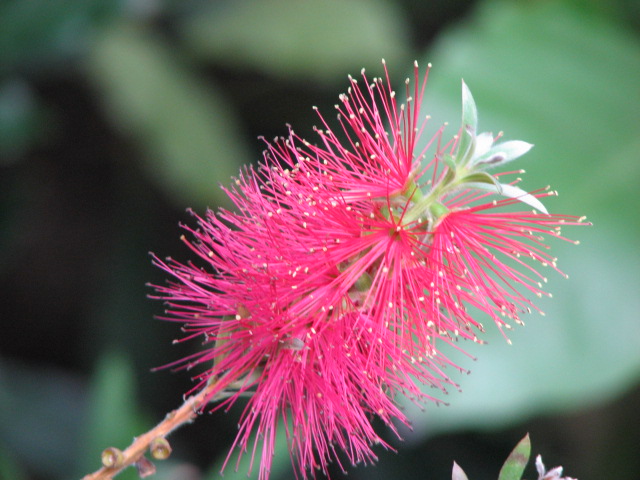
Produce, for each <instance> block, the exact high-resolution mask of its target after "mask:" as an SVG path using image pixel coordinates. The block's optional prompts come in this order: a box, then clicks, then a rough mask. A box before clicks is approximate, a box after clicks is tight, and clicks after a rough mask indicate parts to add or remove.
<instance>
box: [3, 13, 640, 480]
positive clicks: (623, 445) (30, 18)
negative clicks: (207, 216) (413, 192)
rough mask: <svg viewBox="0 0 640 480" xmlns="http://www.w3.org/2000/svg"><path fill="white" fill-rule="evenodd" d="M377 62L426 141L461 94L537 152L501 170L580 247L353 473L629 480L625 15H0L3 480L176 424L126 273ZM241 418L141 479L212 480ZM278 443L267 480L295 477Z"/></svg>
mask: <svg viewBox="0 0 640 480" xmlns="http://www.w3.org/2000/svg"><path fill="white" fill-rule="evenodd" d="M383 57H384V58H385V59H386V60H387V63H388V65H389V66H390V68H391V74H392V76H393V77H394V78H395V82H396V84H400V82H401V80H402V74H403V73H406V72H408V70H409V69H408V67H409V66H410V60H412V59H413V58H418V60H419V61H420V63H421V64H422V65H426V63H427V62H432V63H433V64H434V68H433V70H432V72H431V75H430V80H429V85H428V88H427V101H426V104H425V105H424V107H423V112H424V113H429V114H431V116H432V117H433V119H432V120H431V121H430V122H431V127H433V131H435V130H436V129H437V128H438V127H439V126H440V125H441V124H442V122H444V121H448V122H449V123H450V125H451V126H450V127H449V132H450V134H453V133H454V132H455V131H456V129H457V125H458V122H459V115H460V78H462V77H463V78H464V79H465V81H466V82H467V84H468V85H469V86H470V88H471V90H472V92H473V94H474V97H475V99H476V102H477V104H478V107H479V115H480V128H481V129H482V130H493V131H494V132H497V131H498V130H499V129H503V130H505V138H507V139H521V140H526V141H529V142H532V143H535V144H536V147H535V148H534V149H533V151H532V152H531V153H529V154H527V156H525V157H524V158H523V159H522V160H519V164H518V165H517V167H518V168H525V169H526V170H527V174H526V176H524V181H523V186H524V187H525V188H527V187H528V188H531V189H535V188H538V187H540V186H544V185H546V184H548V183H551V184H552V186H553V188H554V189H557V190H558V191H559V192H560V196H559V197H558V198H557V199H556V198H552V199H549V200H548V202H547V207H548V208H549V209H550V210H551V211H555V212H563V213H574V214H577V215H581V214H584V215H587V216H588V218H589V219H590V220H591V221H593V222H594V224H595V226H594V227H592V228H589V229H587V228H581V229H567V230H566V231H565V232H564V233H565V235H567V236H569V237H570V238H577V239H580V240H581V241H582V244H581V245H580V246H573V245H570V244H563V243H562V242H556V244H555V245H553V248H554V252H555V253H556V254H557V256H558V257H559V258H560V261H559V264H560V267H561V268H562V269H563V270H564V271H566V272H567V273H569V274H570V276H571V278H570V280H568V281H565V280H562V279H560V278H556V277H554V274H553V273H552V272H550V273H549V280H550V283H549V290H550V291H552V292H553V293H554V296H555V298H554V299H552V300H550V301H545V302H544V304H543V309H544V310H545V311H546V313H547V316H546V317H533V316H532V317H531V319H530V321H529V322H527V327H526V328H519V329H517V330H516V331H514V332H513V333H512V335H511V337H510V338H511V339H512V340H513V342H514V345H513V346H508V345H507V344H506V342H504V340H503V339H502V338H501V337H500V335H499V334H495V333H496V332H494V338H492V339H491V342H490V345H489V346H483V347H480V348H477V347H476V346H471V345H469V346H467V345H464V347H465V348H466V347H470V350H471V351H472V353H473V355H475V356H477V357H478V361H477V362H475V363H473V365H471V363H472V362H471V361H470V360H469V359H468V358H466V357H460V358H459V362H460V363H461V364H462V365H463V366H464V367H467V368H471V369H472V370H473V373H472V375H470V376H468V377H466V376H465V377H464V378H460V379H459V382H460V383H461V385H462V389H463V393H462V394H459V393H457V392H454V393H452V394H451V395H450V398H449V399H448V400H449V403H450V404H451V405H450V406H449V407H447V408H440V409H435V408H433V407H432V406H428V407H427V411H426V412H419V411H415V412H411V415H412V417H413V420H414V427H415V428H414V431H413V432H412V433H411V432H406V438H407V442H405V443H404V444H402V445H398V448H399V449H401V452H400V454H399V455H388V454H386V453H385V452H381V457H382V461H381V462H380V464H379V465H378V466H376V467H373V468H371V467H367V468H356V469H352V470H350V472H349V475H350V476H351V477H352V478H356V479H357V478H367V479H377V478H380V479H382V478H396V477H406V478H415V477H416V472H419V475H418V478H429V479H431V478H433V479H436V478H448V477H447V476H448V475H449V476H450V474H451V473H450V472H451V464H452V461H453V460H454V459H455V460H456V461H458V463H460V464H461V465H465V471H466V472H467V473H468V475H469V477H470V478H475V479H482V478H495V472H496V471H498V470H499V468H500V461H499V459H501V458H503V457H504V452H505V451H509V450H510V448H511V447H512V445H513V444H515V443H516V441H517V440H518V439H519V438H521V437H522V435H523V433H524V432H525V431H531V432H532V441H533V444H534V449H535V450H536V451H540V452H541V453H543V456H544V457H545V460H547V461H548V462H550V463H554V464H557V463H562V464H563V465H564V466H565V471H566V472H567V473H568V474H570V475H572V476H575V477H578V478H583V479H585V478H586V479H588V478H616V479H618V480H624V479H630V480H631V479H635V478H636V475H637V473H636V472H637V471H640V463H639V462H640V460H638V457H637V449H635V448H634V445H637V444H638V442H639V441H640V440H639V438H640V437H639V436H638V432H639V431H640V416H639V415H638V414H637V411H636V409H635V407H634V402H637V401H638V381H639V379H640V349H639V348H638V339H640V322H638V314H637V312H638V311H640V305H639V303H638V302H639V300H638V295H637V291H638V288H639V287H640V278H639V277H640V257H639V256H638V254H637V247H636V240H635V239H636V237H637V236H638V234H640V231H639V229H640V223H639V220H638V219H639V217H638V214H637V212H638V206H639V205H640V202H639V200H640V193H639V192H638V189H637V181H638V180H640V169H639V167H638V165H640V162H639V161H638V160H640V159H639V158H638V152H639V151H640V89H639V88H638V85H640V9H639V8H638V4H637V2H633V1H632V0H617V1H614V2H604V1H598V0H588V1H577V0H574V1H572V0H566V1H562V0H546V1H536V2H525V1H515V0H513V1H505V0H503V1H489V0H486V1H477V2H465V1H462V0H460V1H451V0H437V1H435V0H434V1H431V2H421V1H419V0H403V1H392V0H373V1H364V0H345V1H342V2H332V1H317V2H299V1H296V0H263V1H260V2H251V1H232V0H219V1H213V0H187V1H176V0H174V1H169V0H165V1H162V0H126V1H125V0H119V1H117V0H113V1H102V0H89V1H87V0H61V1H56V2H50V1H46V0H33V1H28V2H27V1H20V0H13V1H7V0H5V1H4V2H2V3H0V289H2V292H3V302H2V304H1V306H0V319H1V320H2V331H1V332H0V338H2V340H1V341H0V348H1V351H0V478H11V479H18V480H22V479H40V478H42V479H45V478H46V479H58V478H59V479H63V478H77V477H78V476H80V475H82V474H83V473H86V472H88V471H89V470H91V469H96V468H97V467H98V463H99V453H100V451H101V449H102V448H104V447H107V446H110V445H116V446H120V447H123V446H125V444H126V443H128V441H129V440H130V438H131V436H133V435H135V434H136V433H140V432H142V431H143V430H144V429H146V428H148V427H149V426H151V425H152V424H153V423H154V422H156V421H158V420H160V419H161V418H162V416H163V415H164V413H165V412H166V411H168V410H170V409H173V408H175V407H176V406H177V405H178V404H179V402H180V399H181V395H182V394H183V393H184V392H185V391H187V390H188V388H190V383H189V382H188V380H187V376H188V375H187V374H185V373H184V372H182V373H179V374H175V375H172V374H170V373H169V372H168V371H161V372H158V373H154V374H153V375H151V374H149V369H150V368H152V367H156V366H159V365H163V364H167V363H169V362H170V361H172V360H175V359H177V358H180V357H181V356H184V355H186V354H187V353H189V352H190V351H192V349H193V348H197V345H180V346H174V347H171V346H170V343H171V339H172V338H174V337H178V336H179V335H180V333H179V332H178V329H177V326H176V325H173V324H165V323H161V322H157V321H154V320H152V317H153V314H159V313H160V311H161V306H160V305H157V304H154V303H152V302H150V301H148V300H146V299H145V295H146V294H148V293H149V291H148V290H146V289H145V287H144V283H145V281H151V282H154V283H160V282H162V281H163V279H162V275H161V274H160V273H159V272H156V271H154V270H153V269H152V268H151V266H150V265H149V261H148V257H147V251H148V250H153V251H155V252H156V253H158V254H159V255H161V256H164V255H167V254H171V255H172V256H175V257H177V258H185V259H186V258H188V252H186V251H185V250H186V249H184V247H183V245H181V244H180V242H179V241H178V240H177V237H178V236H179V234H180V232H179V229H178V228H177V223H178V221H181V220H182V221H187V222H189V221H190V219H189V218H188V217H186V216H185V215H184V213H182V212H183V211H184V208H185V207H188V206H190V207H194V208H195V209H196V210H197V211H199V212H202V211H203V209H204V208H205V207H206V206H210V207H212V208H215V207H217V206H221V205H222V206H224V201H225V200H224V195H223V194H222V192H221V190H220V188H219V187H218V185H219V184H223V185H226V184H228V183H229V177H230V176H232V175H234V174H235V173H236V172H237V171H238V169H239V168H240V166H241V165H244V164H248V163H252V162H253V163H255V162H258V161H260V158H261V150H262V149H263V144H262V143H261V142H260V141H259V140H257V139H256V137H257V136H258V135H265V136H266V137H267V138H271V137H272V136H274V135H282V134H284V133H285V131H286V127H285V124H286V123H288V122H289V123H291V124H292V125H293V126H294V128H295V129H296V131H297V132H299V133H302V134H303V135H305V136H309V138H308V139H309V140H311V141H313V137H312V136H311V132H312V125H313V124H314V123H316V122H317V118H316V117H315V116H314V113H313V111H312V109H311V106H312V105H317V106H318V107H319V108H320V110H321V111H323V112H324V114H325V116H326V118H327V119H329V120H331V115H332V112H333V104H334V103H335V102H336V99H337V96H338V94H339V92H340V91H342V90H343V89H345V88H346V86H347V85H346V81H345V79H346V77H345V76H346V74H347V73H352V74H354V75H357V73H358V72H359V70H360V68H361V67H367V69H371V70H372V71H373V72H374V73H377V72H379V71H380V64H379V60H380V58H383ZM308 134H309V135H308ZM227 206H228V205H227ZM156 303H157V302H156ZM122 352H126V355H125V354H124V353H122ZM625 392H629V393H626V396H625ZM616 398H618V400H616ZM611 402H617V403H611ZM407 408H412V407H411V405H409V406H407ZM240 411H241V406H236V407H234V408H232V409H231V410H230V411H229V412H228V414H227V415H225V414H223V413H222V412H218V413H216V414H215V415H213V416H211V417H205V418H202V419H201V420H199V421H198V422H196V423H195V424H194V425H191V426H189V427H187V428H185V429H182V430H179V431H178V432H176V433H175V434H174V435H173V436H172V437H171V438H172V444H173V446H174V454H173V456H172V458H171V459H170V460H168V461H167V462H164V463H163V464H161V465H158V467H159V471H158V474H157V475H156V477H155V478H157V479H158V480H165V479H166V480H168V479H171V478H181V479H190V478H192V479H197V478H203V479H205V478H206V479H212V478H216V477H217V473H216V472H218V471H219V469H220V467H221V465H222V462H223V461H224V458H225V456H226V453H227V449H228V447H229V445H230V444H231V441H232V439H233V437H234V433H235V431H236V423H237V419H238V415H239V412H240ZM436 434H437V436H436ZM283 445H284V440H283V439H282V438H281V439H280V448H279V449H278V456H277V458H276V459H275V460H274V469H273V475H272V478H274V479H277V478H289V477H290V475H291V473H290V470H289V468H290V467H289V460H288V458H287V453H286V451H285V448H284V447H283ZM248 461H249V459H248V458H247V457H245V458H243V460H242V462H241V464H240V465H239V467H238V471H237V473H236V472H234V471H233V470H234V466H235V464H233V462H234V460H231V463H230V467H229V469H228V471H226V474H225V478H229V477H232V478H235V477H236V476H237V477H238V478H240V476H242V478H246V475H245V472H246V470H247V463H248ZM203 471H204V472H208V473H206V474H202V473H201V472H203ZM531 471H532V472H533V470H531ZM338 472H339V469H336V473H337V475H336V476H338V477H339V473H338ZM254 473H255V468H254ZM254 476H255V475H254ZM118 478H120V477H118ZM122 478H135V472H134V471H133V470H131V471H128V472H126V473H125V474H123V476H122Z"/></svg>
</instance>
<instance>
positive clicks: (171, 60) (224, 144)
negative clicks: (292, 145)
mask: <svg viewBox="0 0 640 480" xmlns="http://www.w3.org/2000/svg"><path fill="white" fill-rule="evenodd" d="M89 70H90V74H91V78H92V79H93V81H94V82H95V83H96V84H97V85H98V87H99V88H100V90H101V91H102V92H103V94H104V96H105V101H106V106H107V107H108V108H109V110H110V112H111V114H112V119H113V121H114V123H115V124H116V126H117V127H119V128H120V129H122V131H123V132H125V133H126V134H128V135H130V136H131V138H133V139H135V140H136V141H138V142H139V144H140V145H141V146H142V147H143V148H144V149H145V150H146V153H147V158H146V162H145V165H146V168H147V171H148V172H149V175H150V177H151V178H152V179H154V180H156V181H158V182H159V183H160V185H162V186H163V187H164V188H166V189H167V190H168V191H169V192H170V193H172V194H173V195H175V196H176V197H177V199H178V201H179V202H180V204H183V205H185V206H186V205H189V206H194V207H202V206H205V205H208V204H209V205H210V204H220V203H223V202H224V201H226V195H224V194H222V192H221V190H220V189H219V188H218V185H219V184H220V183H227V182H228V180H229V178H230V177H231V176H232V175H236V174H237V173H238V170H239V165H241V164H244V163H248V160H249V154H248V153H247V152H246V151H245V148H244V144H243V143H242V141H241V138H240V135H239V132H238V129H237V126H236V125H237V122H236V119H235V117H234V115H233V112H232V111H231V109H230V108H229V107H228V106H227V104H226V101H225V99H224V96H223V95H222V94H220V93H219V92H218V91H217V90H216V88H215V86H214V85H209V84H208V85H204V84H203V83H202V82H200V81H199V80H198V79H197V78H196V77H195V76H194V75H193V74H192V73H191V72H190V71H189V70H188V68H187V67H186V66H185V65H184V64H183V63H182V62H181V61H180V60H179V59H178V56H177V54H176V53H175V52H173V51H172V50H171V49H170V48H169V47H168V46H167V45H165V44H164V43H162V42H161V41H159V40H158V39H157V38H155V37H154V36H152V35H151V33H149V32H148V31H145V30H142V29H136V28H135V27H133V26H130V25H119V26H114V27H113V28H111V29H110V30H109V31H107V32H105V35H104V36H103V37H102V38H101V39H100V41H98V42H97V45H96V48H95V49H94V50H93V52H92V53H91V55H90V59H89Z"/></svg>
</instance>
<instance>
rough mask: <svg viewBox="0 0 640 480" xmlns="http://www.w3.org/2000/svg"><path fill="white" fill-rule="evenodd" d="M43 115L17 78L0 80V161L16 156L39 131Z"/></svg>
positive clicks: (24, 85)
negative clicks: (5, 80) (0, 82)
mask: <svg viewBox="0 0 640 480" xmlns="http://www.w3.org/2000/svg"><path fill="white" fill-rule="evenodd" d="M42 120H43V115H42V113H41V109H40V108H39V106H38V105H37V103H36V100H35V98H34V96H33V94H32V93H31V90H30V89H29V86H28V85H27V84H26V83H24V82H22V81H19V80H13V81H7V82H5V83H4V84H0V164H2V163H9V162H12V161H14V160H16V159H17V158H18V157H19V155H20V154H21V153H23V152H24V151H25V150H26V149H27V148H28V147H29V146H30V145H32V143H33V142H34V141H35V140H38V139H39V137H41V136H42V133H43V130H42V128H43V122H42Z"/></svg>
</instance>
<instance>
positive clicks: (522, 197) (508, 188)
mask: <svg viewBox="0 0 640 480" xmlns="http://www.w3.org/2000/svg"><path fill="white" fill-rule="evenodd" d="M466 186H467V187H469V188H478V189H480V190H486V191H488V192H492V193H495V194H497V195H502V196H503V197H508V198H513V199H514V200H518V201H520V202H522V203H526V204H527V205H529V206H531V207H533V208H535V209H536V210H538V211H540V212H542V213H549V212H548V211H547V209H546V208H545V206H544V205H543V204H542V202H541V201H540V200H538V199H537V198H536V197H534V196H533V195H531V194H530V193H528V192H526V191H524V190H522V189H521V188H520V187H516V186H515V185H509V184H508V183H495V182H494V183H489V182H486V181H485V182H482V183H473V182H467V183H466Z"/></svg>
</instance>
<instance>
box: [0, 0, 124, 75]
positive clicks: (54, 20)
mask: <svg viewBox="0 0 640 480" xmlns="http://www.w3.org/2000/svg"><path fill="white" fill-rule="evenodd" d="M123 4H124V2H116V1H104V0H57V1H55V2H52V1H50V0H30V1H28V2H24V1H22V0H9V1H4V2H2V3H0V74H1V73H6V72H7V71H11V70H15V69H22V70H24V69H25V68H28V69H34V68H39V67H43V66H49V65H52V64H55V63H58V62H60V61H62V60H66V59H68V58H69V57H71V56H74V55H77V54H79V53H82V52H84V51H85V50H86V48H87V46H88V43H89V41H90V37H91V35H92V33H93V31H94V30H95V29H96V27H97V26H99V25H101V24H102V23H103V22H105V21H107V20H109V19H111V18H113V17H114V16H115V15H116V14H117V13H119V12H120V10H121V9H122V7H123Z"/></svg>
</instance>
